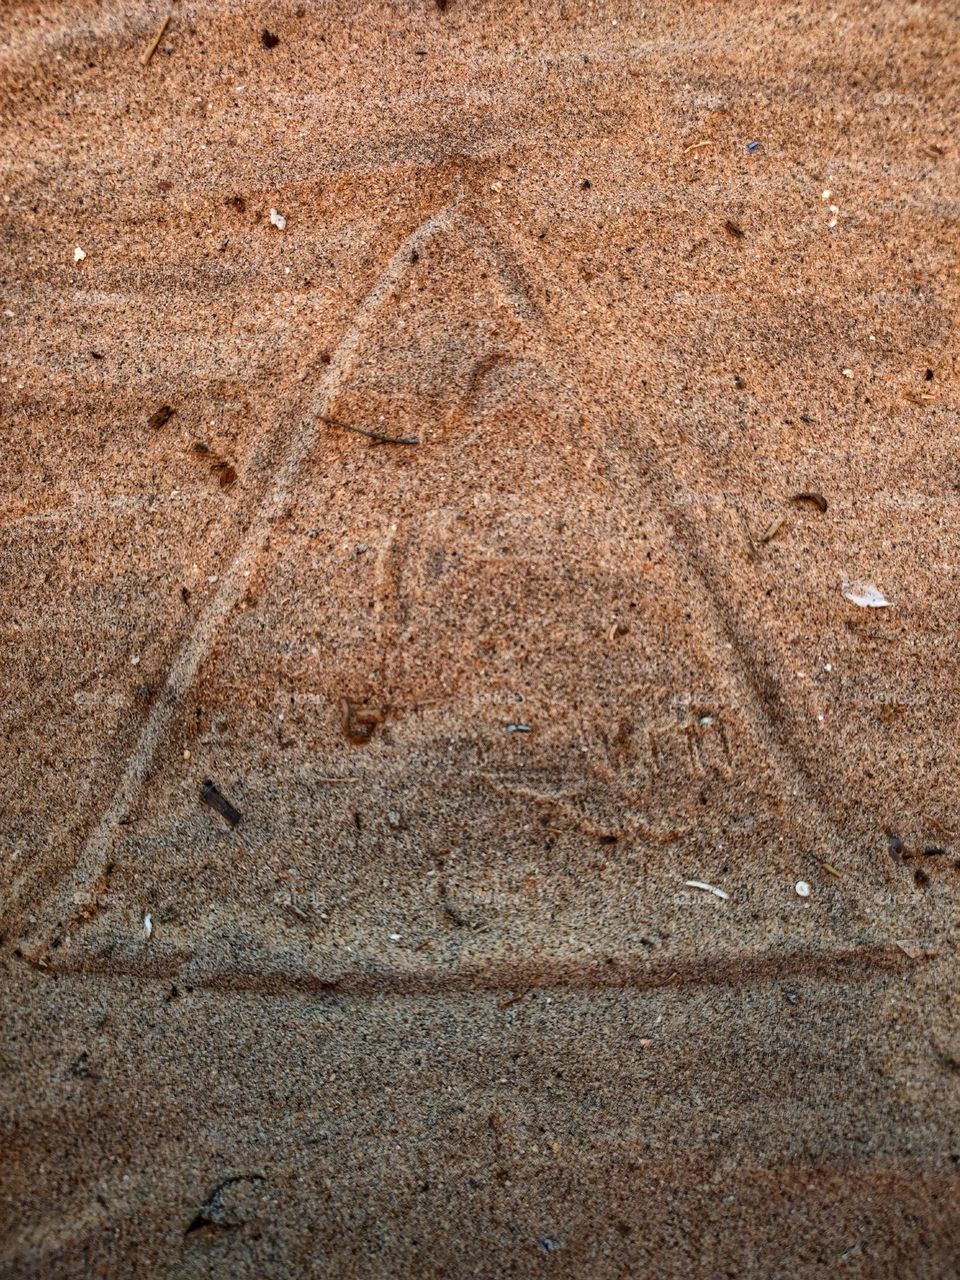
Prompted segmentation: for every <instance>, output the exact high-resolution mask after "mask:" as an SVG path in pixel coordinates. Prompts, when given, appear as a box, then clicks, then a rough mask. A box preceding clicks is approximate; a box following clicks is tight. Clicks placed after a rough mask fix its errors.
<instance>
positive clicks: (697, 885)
mask: <svg viewBox="0 0 960 1280" xmlns="http://www.w3.org/2000/svg"><path fill="white" fill-rule="evenodd" d="M683 883H684V884H685V885H686V886H687V888H688V889H702V890H703V891H704V893H712V894H713V896H714V897H715V898H723V900H724V902H729V900H730V895H729V893H727V892H725V890H723V889H718V888H717V886H716V885H713V884H707V883H706V882H705V881H703V880H684V882H683Z"/></svg>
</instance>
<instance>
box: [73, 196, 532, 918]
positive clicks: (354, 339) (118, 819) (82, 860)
mask: <svg viewBox="0 0 960 1280" xmlns="http://www.w3.org/2000/svg"><path fill="white" fill-rule="evenodd" d="M456 204H457V202H456V200H454V201H452V202H451V203H450V204H448V205H446V206H444V208H443V209H441V210H440V211H439V212H438V213H436V214H434V215H433V216H432V217H430V218H427V219H425V220H424V221H423V222H421V223H420V224H419V225H418V226H417V227H416V228H415V229H414V231H413V232H411V234H410V235H409V236H407V238H406V239H405V240H404V241H403V243H402V244H401V245H400V246H399V248H398V249H397V250H396V251H395V253H394V254H393V257H392V258H391V259H390V261H389V262H388V263H387V265H386V267H384V269H383V271H382V272H381V273H380V275H379V276H378V277H377V280H376V281H375V283H374V285H373V287H372V289H371V290H370V292H369V293H368V294H367V295H366V297H365V298H364V299H363V301H362V302H361V303H360V306H359V308H358V310H357V313H356V315H355V317H354V320H353V323H352V325H351V326H350V328H349V330H348V331H347V333H346V334H345V335H344V337H343V339H342V340H341V342H340V344H339V346H338V347H337V348H336V350H335V352H334V353H333V356H332V357H331V360H330V363H329V365H327V366H326V368H325V370H324V372H323V373H322V375H321V378H320V385H319V388H318V390H317V392H316V393H315V395H314V397H313V404H312V407H311V409H310V411H309V412H308V413H307V415H306V417H305V420H304V422H303V423H302V424H301V426H300V428H299V429H298V430H297V431H296V432H295V433H294V436H293V439H292V440H291V443H290V446H289V448H288V450H287V452H286V455H285V457H284V458H283V460H282V461H281V462H280V464H279V465H278V467H277V468H276V470H275V471H274V473H273V476H272V477H271V479H270V480H269V481H268V484H267V492H266V496H265V497H264V499H263V500H262V502H261V503H260V506H259V509H258V510H257V511H256V513H255V514H254V517H253V519H252V520H251V521H250V524H249V525H248V527H247V529H246V532H245V533H244V535H243V538H242V541H241V544H240V547H239V550H238V551H237V553H236V555H235V556H234V559H233V562H232V564H231V565H230V568H229V569H228V570H227V572H226V573H225V574H224V575H223V577H222V578H221V580H220V584H219V586H218V588H217V591H216V593H215V594H214V596H213V597H212V599H211V600H210V601H209V603H208V604H207V605H206V607H205V608H204V610H203V611H202V613H201V614H200V616H199V618H198V619H197V621H196V623H195V624H194V627H193V630H192V631H191V632H190V635H189V636H188V637H187V639H186V640H185V641H184V643H183V644H182V645H181V647H180V649H179V651H178V653H177V655H176V657H175V658H174V660H173V663H172V664H171V667H170V671H169V673H168V675H167V679H166V683H165V684H164V687H163V690H162V691H161V693H160V694H159V696H158V697H157V699H156V701H155V702H154V705H153V707H152V709H151V711H150V714H149V715H148V717H147V719H146V722H145V723H144V726H143V728H142V729H141V730H140V734H139V736H138V738H137V741H136V743H135V744H134V747H133V749H132V751H131V752H130V754H129V755H128V756H127V759H126V762H125V764H124V767H123V772H122V774H121V776H120V780H119V782H118V783H117V786H116V788H115V790H114V792H113V795H112V798H111V801H110V804H109V806H108V808H107V809H106V811H105V813H104V814H103V816H102V817H101V818H100V820H99V822H98V823H97V825H96V827H95V828H94V829H93V831H92V832H91V833H90V835H89V836H88V837H87V839H86V841H85V842H84V845H83V847H82V849H81V852H80V856H79V858H78V860H77V862H76V863H75V865H74V867H73V870H72V871H71V872H70V873H69V885H68V890H69V891H70V892H72V893H78V892H82V891H83V889H84V888H85V887H86V885H87V884H89V882H90V881H91V880H92V879H94V878H95V877H96V876H97V875H98V874H99V871H100V868H101V866H102V863H103V860H104V858H105V856H106V855H107V854H108V852H109V850H110V848H111V846H112V844H113V841H114V840H115V838H116V833H117V829H118V828H119V826H120V825H121V823H122V822H123V819H124V818H125V817H126V816H127V814H129V812H130V810H131V809H132V808H133V806H134V804H135V803H136V801H137V799H138V797H139V795H140V792H141V789H142V787H143V784H144V783H145V781H146V780H147V778H148V776H149V774H150V768H151V763H152V761H153V757H154V755H155V754H156V751H157V748H158V746H159V745H160V743H161V741H162V739H163V735H164V733H165V731H166V730H167V728H168V727H169V724H170V721H171V720H172V718H173V715H174V712H175V711H176V709H177V707H178V706H179V705H180V702H181V700H182V698H183V696H184V694H185V693H186V692H187V690H188V689H189V688H190V686H191V684H192V683H193V681H194V679H195V678H196V675H197V672H198V670H199V668H200V665H201V663H202V662H203V659H204V658H205V657H206V655H207V653H208V652H209V651H210V649H211V647H212V645H213V643H214V642H215V640H216V637H217V635H218V634H219V632H220V629H221V627H222V626H223V623H224V621H225V620H226V618H227V616H228V615H229V613H230V612H231V610H232V609H233V608H234V606H235V605H236V603H237V601H238V600H239V599H240V596H241V595H242V593H243V591H244V590H245V585H246V579H245V576H244V575H245V572H246V571H247V570H251V569H253V567H254V566H255V564H256V561H257V558H258V556H259V554H260V552H261V550H262V548H263V544H264V541H265V540H266V537H267V534H268V531H269V526H270V523H271V521H272V520H273V519H275V518H276V516H277V515H279V513H280V512H281V511H282V510H283V508H284V505H285V504H286V502H287V500H288V498H289V495H290V492H291V490H292V489H293V487H294V485H295V484H296V481H297V478H298V473H299V470H300V467H301V465H302V464H303V462H304V461H305V460H306V459H307V457H308V456H309V454H310V452H311V450H312V448H313V446H314V443H315V441H316V438H317V433H318V427H319V425H320V418H321V416H322V415H323V414H324V413H325V412H326V410H327V406H328V405H329V403H330V401H331V400H332V398H333V396H334V395H335V393H336V390H337V388H338V386H339V384H340V382H341V381H342V379H343V378H344V376H345V375H346V373H347V372H348V371H349V369H350V367H351V365H352V362H353V359H354V357H355V355H356V352H357V348H358V346H359V345H360V342H361V339H362V338H363V337H364V336H365V334H366V331H367V328H368V327H369V324H370V321H371V319H372V318H373V317H374V316H375V315H376V314H377V312H378V311H379V309H380V308H381V306H382V305H383V304H384V303H385V302H386V301H387V300H388V299H389V297H390V296H391V295H392V293H393V292H394V290H395V289H396V287H397V285H398V284H399V283H400V281H401V280H402V279H403V277H404V275H405V274H406V273H407V271H408V270H409V268H410V265H411V255H412V253H413V252H414V251H415V250H419V249H421V248H422V247H423V246H424V245H425V244H426V243H427V242H428V241H430V240H431V239H432V238H433V237H434V236H435V235H436V234H437V233H438V232H439V231H443V230H446V229H448V228H449V227H450V226H452V225H453V223H454V222H455V221H464V222H465V223H467V225H469V226H471V227H474V224H472V223H470V222H469V221H468V220H467V219H463V218H462V216H461V215H459V214H458V212H457V207H456ZM474 229H475V232H476V231H483V229H482V228H479V227H478V226H477V227H474ZM483 237H486V239H487V240H489V236H488V235H487V233H486V232H483ZM483 237H481V238H483ZM528 305H529V303H528Z"/></svg>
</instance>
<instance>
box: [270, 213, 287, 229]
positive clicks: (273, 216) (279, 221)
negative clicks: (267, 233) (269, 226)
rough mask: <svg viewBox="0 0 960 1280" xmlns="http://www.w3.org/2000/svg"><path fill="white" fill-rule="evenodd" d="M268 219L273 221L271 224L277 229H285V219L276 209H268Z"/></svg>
mask: <svg viewBox="0 0 960 1280" xmlns="http://www.w3.org/2000/svg"><path fill="white" fill-rule="evenodd" d="M270 221H271V222H272V223H273V225H274V226H275V227H276V228H277V230H278V231H283V230H285V229H286V225H287V220H286V218H285V217H284V216H283V214H282V213H278V212H277V210H276V209H271V210H270Z"/></svg>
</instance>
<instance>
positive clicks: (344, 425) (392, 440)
mask: <svg viewBox="0 0 960 1280" xmlns="http://www.w3.org/2000/svg"><path fill="white" fill-rule="evenodd" d="M320 421H321V422H325V423H326V424H327V426H328V427H339V428H340V429H341V430H342V431H353V432H354V433H355V434H356V435H358V436H366V437H367V439H368V440H372V441H373V442H374V444H419V443H420V441H419V440H418V439H417V437H416V436H385V435H384V434H383V432H382V431H369V430H368V429H367V428H366V427H355V426H354V425H353V424H352V423H350V422H341V421H340V419H339V418H327V417H325V416H324V415H323V414H321V415H320Z"/></svg>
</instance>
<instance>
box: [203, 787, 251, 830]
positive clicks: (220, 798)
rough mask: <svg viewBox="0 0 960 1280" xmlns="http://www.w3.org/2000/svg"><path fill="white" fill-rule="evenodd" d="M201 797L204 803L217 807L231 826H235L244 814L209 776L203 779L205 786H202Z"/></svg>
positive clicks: (218, 811)
mask: <svg viewBox="0 0 960 1280" xmlns="http://www.w3.org/2000/svg"><path fill="white" fill-rule="evenodd" d="M200 799H201V800H202V801H203V803H204V804H208V805H209V806H210V808H211V809H215V810H216V811H217V813H219V815H220V817H221V818H223V820H224V822H226V823H228V824H229V825H230V826H231V827H235V826H236V825H237V823H238V822H239V821H240V819H241V817H242V816H243V815H242V814H241V812H240V810H239V809H235V808H234V806H233V805H232V804H231V803H230V801H229V800H228V799H227V798H226V796H224V795H221V793H220V792H219V791H218V790H217V788H216V787H215V786H214V785H213V783H212V782H211V781H210V779H209V778H205V779H204V781H203V786H202V787H201V788H200Z"/></svg>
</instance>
